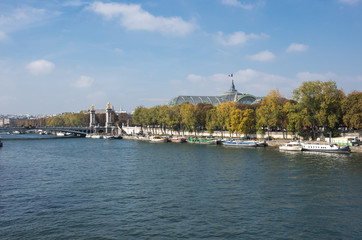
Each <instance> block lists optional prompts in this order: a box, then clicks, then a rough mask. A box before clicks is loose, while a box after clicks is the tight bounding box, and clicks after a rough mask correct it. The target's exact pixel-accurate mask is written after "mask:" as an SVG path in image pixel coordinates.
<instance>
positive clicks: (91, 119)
mask: <svg viewBox="0 0 362 240" xmlns="http://www.w3.org/2000/svg"><path fill="white" fill-rule="evenodd" d="M89 113H90V115H89V127H91V128H93V127H95V126H96V110H94V105H92V106H91V109H90V111H89Z"/></svg>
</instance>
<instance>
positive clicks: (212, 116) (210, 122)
mask: <svg viewBox="0 0 362 240" xmlns="http://www.w3.org/2000/svg"><path fill="white" fill-rule="evenodd" d="M218 126H219V125H218V118H217V110H216V107H213V108H212V109H210V110H208V111H207V112H206V120H205V127H206V130H207V132H208V133H212V132H213V131H214V130H215V129H216V128H217V127H218Z"/></svg>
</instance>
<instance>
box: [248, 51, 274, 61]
mask: <svg viewBox="0 0 362 240" xmlns="http://www.w3.org/2000/svg"><path fill="white" fill-rule="evenodd" d="M248 58H250V59H251V60H253V61H258V62H269V61H273V60H274V59H275V55H274V54H273V53H272V52H270V51H267V50H266V51H262V52H260V53H257V54H255V55H251V56H248Z"/></svg>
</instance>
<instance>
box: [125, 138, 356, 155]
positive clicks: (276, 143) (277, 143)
mask: <svg viewBox="0 0 362 240" xmlns="http://www.w3.org/2000/svg"><path fill="white" fill-rule="evenodd" d="M123 139H129V140H139V141H149V140H150V139H149V138H148V137H142V136H123ZM266 142H267V143H268V146H269V147H279V146H281V145H284V144H285V143H288V142H290V140H270V141H266ZM308 143H315V144H328V143H327V142H323V141H308ZM350 148H351V152H353V153H362V146H350Z"/></svg>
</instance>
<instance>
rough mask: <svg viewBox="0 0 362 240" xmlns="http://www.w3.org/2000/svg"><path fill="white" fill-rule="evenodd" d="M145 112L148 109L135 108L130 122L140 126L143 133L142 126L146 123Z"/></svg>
mask: <svg viewBox="0 0 362 240" xmlns="http://www.w3.org/2000/svg"><path fill="white" fill-rule="evenodd" d="M147 112H148V109H147V108H145V107H143V106H139V107H137V108H136V109H135V110H134V112H133V116H132V120H133V122H134V123H135V124H136V125H140V126H141V130H142V131H143V126H144V125H145V124H146V122H147Z"/></svg>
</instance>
